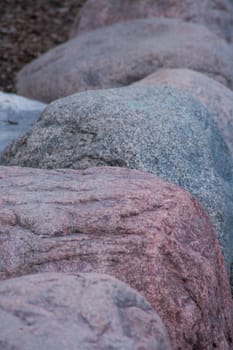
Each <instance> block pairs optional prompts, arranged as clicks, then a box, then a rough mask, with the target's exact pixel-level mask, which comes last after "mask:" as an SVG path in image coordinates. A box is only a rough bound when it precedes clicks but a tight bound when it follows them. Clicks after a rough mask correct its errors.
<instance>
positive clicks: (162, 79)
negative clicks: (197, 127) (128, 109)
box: [135, 69, 233, 155]
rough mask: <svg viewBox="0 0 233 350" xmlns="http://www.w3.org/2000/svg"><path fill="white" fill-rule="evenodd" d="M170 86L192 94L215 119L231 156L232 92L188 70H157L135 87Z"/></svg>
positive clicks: (232, 133)
mask: <svg viewBox="0 0 233 350" xmlns="http://www.w3.org/2000/svg"><path fill="white" fill-rule="evenodd" d="M136 84H137V85H138V84H140V85H141V84H143V85H153V86H156V85H157V86H161V85H166V86H172V87H176V88H178V89H182V90H184V91H187V92H189V93H191V94H192V96H193V97H194V98H196V99H197V100H198V101H200V102H201V103H203V105H204V106H205V107H206V108H207V109H208V111H209V112H210V113H211V114H212V115H213V117H214V118H215V121H216V123H217V124H218V127H219V129H220V130H221V132H222V134H223V136H224V139H225V141H226V143H227V145H228V147H229V149H230V151H231V154H232V155H233V92H232V90H230V89H228V88H226V87H225V86H223V85H222V84H220V83H219V82H217V81H216V80H213V79H210V78H209V77H207V76H206V75H205V74H201V73H199V72H195V71H192V70H190V69H159V70H158V71H157V72H155V73H154V74H151V75H149V76H148V77H146V78H145V79H142V80H140V81H139V82H137V83H135V85H136Z"/></svg>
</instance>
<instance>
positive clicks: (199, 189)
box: [0, 86, 233, 271]
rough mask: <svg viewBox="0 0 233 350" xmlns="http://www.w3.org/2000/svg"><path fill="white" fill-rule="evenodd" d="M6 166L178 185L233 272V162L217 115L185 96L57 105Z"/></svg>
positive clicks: (157, 91)
mask: <svg viewBox="0 0 233 350" xmlns="http://www.w3.org/2000/svg"><path fill="white" fill-rule="evenodd" d="M0 164H4V165H20V166H28V167H39V168H74V169H84V168H88V167H91V166H101V165H111V166H124V167H128V168H134V169H139V170H143V171H149V172H152V173H154V174H156V175H158V176H161V177H162V178H164V179H166V180H168V181H171V182H174V183H177V184H178V185H180V186H181V187H183V188H185V189H187V190H188V191H190V192H191V193H192V194H194V195H195V196H197V198H198V199H199V200H200V201H201V202H202V203H203V205H204V206H205V208H206V209H207V211H208V213H209V215H210V216H211V220H212V223H213V224H214V225H215V228H216V230H217V232H218V238H219V240H220V244H221V247H222V249H223V253H224V256H225V261H226V264H227V268H228V271H229V270H230V265H231V263H232V260H233V234H232V227H233V193H232V191H233V180H232V158H231V156H230V153H229V149H228V148H227V146H226V144H225V143H224V141H223V138H222V136H221V134H220V132H219V130H218V128H217V127H216V125H215V123H214V120H213V118H212V117H211V115H209V114H208V113H207V110H206V109H204V107H203V106H202V105H201V104H199V103H198V102H197V101H196V100H194V99H193V98H192V97H191V96H190V95H188V94H186V93H185V92H183V91H179V90H176V89H174V88H168V87H161V88H158V87H145V86H143V87H141V86H140V87H128V88H122V89H115V90H104V91H103V90H99V91H88V92H83V93H80V94H76V95H73V96H70V97H67V98H64V99H61V100H58V101H55V102H54V103H52V104H50V105H49V106H48V107H47V109H46V110H45V112H44V113H43V115H42V116H41V118H40V120H39V121H38V122H37V123H36V125H35V126H34V127H33V128H32V130H31V131H30V132H28V133H27V135H25V136H23V137H22V138H20V139H19V140H17V141H16V142H14V143H12V144H11V145H10V146H9V147H8V148H7V149H6V151H5V152H4V154H3V155H2V156H1V157H0Z"/></svg>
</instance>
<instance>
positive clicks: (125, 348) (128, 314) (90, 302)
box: [0, 273, 171, 350]
mask: <svg viewBox="0 0 233 350" xmlns="http://www.w3.org/2000/svg"><path fill="white" fill-rule="evenodd" d="M0 346H1V350H9V349H14V350H41V349H45V350H77V349H80V350H81V349H82V350H95V349H96V350H106V349H112V350H134V349H137V350H140V349H148V350H171V346H170V342H169V339H168V335H167V332H166V330H165V327H164V325H163V323H162V321H161V319H160V318H159V317H158V316H157V314H156V312H155V311H154V310H153V309H152V307H151V306H150V304H149V303H148V302H147V301H146V300H145V299H144V298H143V297H142V296H141V295H140V294H139V293H137V292H136V291H134V290H133V289H131V288H130V287H129V286H128V285H126V284H124V283H122V282H120V281H119V280H117V279H115V278H113V277H110V276H107V275H101V274H77V275H72V274H59V273H45V274H38V275H30V276H25V277H21V278H16V279H10V280H8V281H4V282H1V284H0Z"/></svg>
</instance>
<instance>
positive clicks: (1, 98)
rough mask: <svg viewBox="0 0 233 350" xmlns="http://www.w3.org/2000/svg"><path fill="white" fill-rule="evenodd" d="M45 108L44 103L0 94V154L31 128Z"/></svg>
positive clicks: (13, 95)
mask: <svg viewBox="0 0 233 350" xmlns="http://www.w3.org/2000/svg"><path fill="white" fill-rule="evenodd" d="M45 107H46V105H45V104H44V103H41V102H38V101H33V100H29V99H26V98H24V97H21V96H17V95H15V94H7V93H4V92H0V153H1V152H2V151H3V150H4V148H5V147H6V146H7V145H8V144H9V143H10V142H11V141H12V140H14V139H16V138H17V137H19V136H21V135H23V134H24V133H25V132H26V131H28V130H29V129H30V128H31V127H32V125H33V124H34V123H35V122H36V120H37V119H38V117H39V115H40V114H41V112H42V111H43V110H44V109H45Z"/></svg>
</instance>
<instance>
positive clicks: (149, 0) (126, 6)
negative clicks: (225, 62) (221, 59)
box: [70, 0, 233, 41]
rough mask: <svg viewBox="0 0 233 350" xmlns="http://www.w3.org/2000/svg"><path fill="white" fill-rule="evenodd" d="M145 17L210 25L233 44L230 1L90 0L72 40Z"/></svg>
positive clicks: (232, 16) (211, 28)
mask: <svg viewBox="0 0 233 350" xmlns="http://www.w3.org/2000/svg"><path fill="white" fill-rule="evenodd" d="M144 17H170V18H181V19H183V20H185V21H191V22H194V23H200V24H204V25H206V26H207V27H208V28H209V29H210V30H211V31H213V32H214V33H216V34H217V35H219V36H221V37H223V38H224V39H226V40H228V41H233V5H232V3H231V2H230V1H229V0H195V1H193V0H179V1H174V0H161V1H157V0H156V1H155V0H118V1H112V0H98V1H96V0H88V1H87V2H86V3H85V4H84V6H83V8H82V9H81V11H79V13H78V16H77V18H76V20H75V22H74V25H73V27H72V29H71V33H70V34H71V37H74V36H76V35H77V34H78V33H81V32H84V31H88V30H94V29H96V28H99V27H102V26H105V25H110V24H113V23H116V22H121V21H127V20H132V19H136V18H144Z"/></svg>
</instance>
